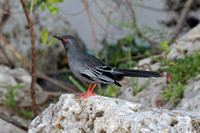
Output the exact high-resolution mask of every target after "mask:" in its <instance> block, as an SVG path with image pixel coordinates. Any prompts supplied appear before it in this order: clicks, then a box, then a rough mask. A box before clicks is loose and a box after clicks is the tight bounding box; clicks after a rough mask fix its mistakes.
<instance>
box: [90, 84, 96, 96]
mask: <svg viewBox="0 0 200 133" xmlns="http://www.w3.org/2000/svg"><path fill="white" fill-rule="evenodd" d="M96 86H97V83H95V84H94V86H93V87H92V89H91V91H90V94H92V95H93V94H94V93H92V91H93V90H94V88H95V87H96ZM94 95H95V94H94Z"/></svg>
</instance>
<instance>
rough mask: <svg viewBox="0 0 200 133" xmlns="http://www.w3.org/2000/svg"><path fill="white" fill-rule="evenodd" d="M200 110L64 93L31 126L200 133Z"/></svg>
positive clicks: (73, 131) (72, 132) (47, 132)
mask: <svg viewBox="0 0 200 133" xmlns="http://www.w3.org/2000/svg"><path fill="white" fill-rule="evenodd" d="M199 122H200V113H199V112H196V113H195V112H194V113H191V112H190V113H188V112H183V111H169V110H164V109H156V108H154V109H153V108H146V107H144V106H142V105H141V104H136V103H131V102H128V101H125V100H119V99H113V98H106V97H102V96H91V97H89V98H88V99H85V100H83V101H81V100H79V99H77V98H76V97H75V96H74V95H68V94H65V95H62V96H61V97H60V100H59V101H58V102H57V104H55V105H54V104H51V105H50V106H49V107H48V108H47V109H45V111H44V112H43V113H42V114H41V115H40V116H38V117H36V118H35V119H34V120H33V121H32V122H31V124H30V126H29V131H28V132H29V133H35V132H42V133H51V132H58V133H61V132H62V133H79V132H87V133H88V132H91V133H100V132H108V133H112V132H127V133H129V132H132V133H134V132H141V133H146V132H147V133H148V132H149V133H150V132H155V133H161V132H169V133H177V132H184V133H185V132H200V125H199Z"/></svg>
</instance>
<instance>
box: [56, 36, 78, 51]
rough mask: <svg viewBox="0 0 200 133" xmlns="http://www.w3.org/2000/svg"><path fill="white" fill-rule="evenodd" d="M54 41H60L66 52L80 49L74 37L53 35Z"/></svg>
mask: <svg viewBox="0 0 200 133" xmlns="http://www.w3.org/2000/svg"><path fill="white" fill-rule="evenodd" d="M53 37H55V38H56V39H58V40H60V41H62V44H63V45H64V47H65V49H66V50H69V49H70V48H75V49H76V48H80V46H79V44H78V41H77V40H76V38H75V37H73V36H71V35H64V36H56V35H54V36H53Z"/></svg>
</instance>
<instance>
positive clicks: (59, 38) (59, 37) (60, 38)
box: [53, 35, 63, 41]
mask: <svg viewBox="0 0 200 133" xmlns="http://www.w3.org/2000/svg"><path fill="white" fill-rule="evenodd" d="M53 37H55V38H56V39H58V40H60V41H62V39H63V37H61V36H56V35H54V36H53Z"/></svg>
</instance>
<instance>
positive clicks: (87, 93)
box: [78, 91, 96, 99]
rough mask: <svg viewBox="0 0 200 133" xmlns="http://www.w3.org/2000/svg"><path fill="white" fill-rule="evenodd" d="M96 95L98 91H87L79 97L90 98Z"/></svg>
mask: <svg viewBox="0 0 200 133" xmlns="http://www.w3.org/2000/svg"><path fill="white" fill-rule="evenodd" d="M94 95H96V93H92V92H90V91H86V92H85V93H83V94H80V95H78V97H79V98H81V99H86V98H88V97H90V96H94Z"/></svg>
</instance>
